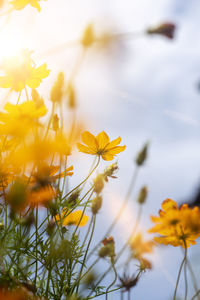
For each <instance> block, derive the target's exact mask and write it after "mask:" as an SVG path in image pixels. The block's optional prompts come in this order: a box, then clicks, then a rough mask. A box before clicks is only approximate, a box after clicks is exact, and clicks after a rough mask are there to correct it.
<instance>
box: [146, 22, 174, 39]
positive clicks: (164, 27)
mask: <svg viewBox="0 0 200 300" xmlns="http://www.w3.org/2000/svg"><path fill="white" fill-rule="evenodd" d="M175 29H176V25H175V24H173V23H163V24H160V25H159V26H157V27H152V28H148V29H147V34H149V35H152V34H154V35H155V34H159V35H162V36H165V37H167V38H168V39H173V38H174V33H175Z"/></svg>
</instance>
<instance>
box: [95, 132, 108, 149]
mask: <svg viewBox="0 0 200 300" xmlns="http://www.w3.org/2000/svg"><path fill="white" fill-rule="evenodd" d="M96 141H97V143H98V148H99V149H104V148H105V147H106V146H107V145H108V144H109V142H110V139H109V136H108V135H107V134H106V133H105V131H102V132H100V133H99V134H98V135H97V136H96Z"/></svg>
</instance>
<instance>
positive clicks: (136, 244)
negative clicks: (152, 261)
mask: <svg viewBox="0 0 200 300" xmlns="http://www.w3.org/2000/svg"><path fill="white" fill-rule="evenodd" d="M129 245H130V248H131V251H132V256H133V257H134V258H137V259H141V258H142V257H143V255H144V254H146V253H152V251H153V246H154V242H153V241H151V240H150V241H144V240H143V237H142V234H141V233H138V234H137V235H136V236H135V238H132V239H130V241H129Z"/></svg>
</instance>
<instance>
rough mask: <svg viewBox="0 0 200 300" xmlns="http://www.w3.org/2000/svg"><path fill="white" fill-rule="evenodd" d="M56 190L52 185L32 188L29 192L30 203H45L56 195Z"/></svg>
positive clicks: (34, 204) (32, 204) (31, 204)
mask: <svg viewBox="0 0 200 300" xmlns="http://www.w3.org/2000/svg"><path fill="white" fill-rule="evenodd" d="M56 194H57V193H56V191H55V189H53V188H52V187H51V186H45V187H41V188H38V189H31V190H30V191H29V193H28V196H27V198H28V204H29V205H30V206H37V205H45V204H48V202H50V201H52V200H53V199H54V198H55V197H56Z"/></svg>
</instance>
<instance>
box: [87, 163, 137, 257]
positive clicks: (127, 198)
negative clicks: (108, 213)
mask: <svg viewBox="0 0 200 300" xmlns="http://www.w3.org/2000/svg"><path fill="white" fill-rule="evenodd" d="M138 170H139V168H138V167H136V168H135V169H134V172H133V175H132V178H131V181H130V184H129V187H128V191H127V193H126V196H125V198H124V201H123V202H122V205H121V207H120V209H119V211H118V214H117V216H116V217H115V219H114V220H113V222H112V224H111V225H110V227H109V228H108V230H107V232H106V233H105V235H104V237H103V238H102V239H101V241H102V240H103V239H104V238H106V236H108V235H109V234H110V232H111V231H112V230H113V228H114V227H115V225H116V224H117V222H118V220H119V219H120V217H121V215H122V213H123V211H124V209H125V208H126V205H127V203H128V200H129V198H130V196H131V193H132V190H133V188H134V186H135V183H136V179H137V176H138ZM101 241H100V242H99V243H98V244H96V246H95V247H94V248H93V249H92V251H91V252H90V254H89V255H88V258H89V257H90V256H91V255H92V254H93V253H94V252H95V251H96V249H97V248H98V246H99V245H100V243H101Z"/></svg>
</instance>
